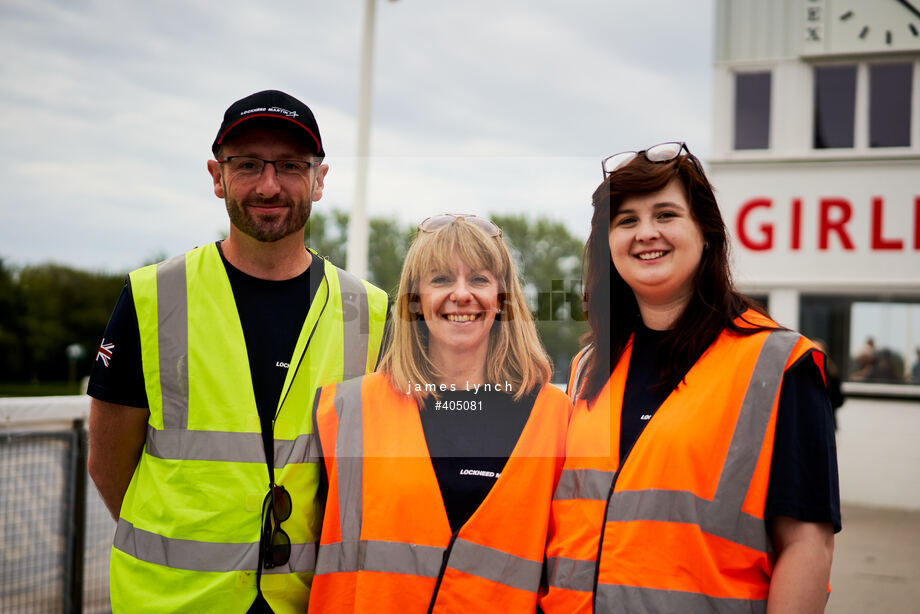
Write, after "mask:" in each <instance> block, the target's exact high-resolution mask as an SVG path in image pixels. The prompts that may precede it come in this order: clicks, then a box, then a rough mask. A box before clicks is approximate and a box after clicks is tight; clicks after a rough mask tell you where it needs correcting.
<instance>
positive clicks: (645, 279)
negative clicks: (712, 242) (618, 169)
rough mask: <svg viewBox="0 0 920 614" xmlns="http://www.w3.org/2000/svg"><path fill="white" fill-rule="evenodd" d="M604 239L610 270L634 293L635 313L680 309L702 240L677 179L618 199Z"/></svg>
mask: <svg viewBox="0 0 920 614" xmlns="http://www.w3.org/2000/svg"><path fill="white" fill-rule="evenodd" d="M609 240H610V257H611V259H612V260H613V265H614V267H615V268H616V270H617V272H618V273H619V274H620V276H621V277H622V278H623V280H624V281H625V282H626V283H627V284H628V285H629V287H630V288H632V291H633V292H634V293H635V295H636V301H637V303H638V304H639V309H640V311H643V312H644V310H645V308H647V307H649V306H668V307H672V308H678V307H679V308H680V309H683V307H684V306H686V304H687V302H688V301H689V300H690V296H691V295H692V293H693V278H694V274H695V273H696V270H697V268H698V267H699V264H700V260H701V258H702V254H703V243H704V241H703V235H702V233H701V232H700V228H699V225H698V224H697V223H696V221H695V220H694V219H693V216H692V215H691V211H690V203H689V202H688V200H687V195H686V193H685V191H684V188H683V184H682V183H681V182H680V179H678V178H675V179H673V180H671V182H670V183H669V184H668V185H667V186H665V187H664V188H663V189H661V190H659V191H657V192H652V193H649V194H637V195H635V196H629V197H626V198H624V199H623V202H622V204H621V205H620V208H619V210H618V211H617V212H616V214H615V215H614V216H613V217H612V218H611V220H610V231H609Z"/></svg>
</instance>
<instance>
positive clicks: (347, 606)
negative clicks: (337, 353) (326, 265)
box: [310, 214, 572, 614]
mask: <svg viewBox="0 0 920 614" xmlns="http://www.w3.org/2000/svg"><path fill="white" fill-rule="evenodd" d="M550 375H551V368H550V364H549V359H548V358H547V356H546V352H545V351H544V350H543V347H542V346H541V344H540V341H539V339H538V338H537V333H536V329H535V327H534V324H533V321H532V319H531V316H530V312H529V311H528V308H527V305H526V303H525V301H524V297H523V293H522V290H521V286H520V283H519V281H518V279H517V275H516V272H515V267H514V264H513V263H512V260H511V257H510V254H509V252H508V248H507V247H506V245H505V243H504V241H503V240H502V236H501V230H500V229H499V228H498V227H497V226H496V225H495V224H494V223H492V222H491V221H489V220H487V219H484V218H479V217H476V216H472V215H453V214H445V215H438V216H434V217H431V218H428V219H426V220H425V221H424V222H422V223H421V224H420V225H419V232H418V234H417V235H416V238H415V240H414V242H413V244H412V246H411V247H410V248H409V252H408V254H407V256H406V262H405V265H404V267H403V271H402V275H401V278H400V283H399V292H398V298H397V301H396V305H395V309H394V320H393V328H392V335H391V343H390V345H389V348H388V349H387V351H386V353H385V355H384V357H383V359H382V361H381V365H380V368H379V370H378V372H377V373H374V374H371V375H368V376H365V377H363V378H359V379H355V380H350V381H348V382H344V383H342V384H338V385H330V386H326V387H324V388H322V389H321V390H320V393H319V394H318V396H317V403H316V407H315V412H316V427H317V430H316V432H317V433H318V434H319V438H320V444H321V446H322V452H323V456H324V460H325V468H326V477H327V479H328V483H329V490H328V497H327V501H326V509H325V517H324V521H323V533H322V537H321V541H320V548H319V555H318V560H317V567H316V576H315V578H314V581H313V592H312V596H311V600H310V611H311V612H370V611H373V612H398V613H399V614H410V613H413V612H457V611H462V612H465V613H469V612H495V611H501V612H504V613H505V614H508V613H512V612H533V611H534V610H535V607H536V601H537V591H538V587H539V584H540V577H541V570H542V565H543V557H544V548H545V543H546V535H547V529H548V523H549V508H550V502H551V499H552V494H553V489H554V487H555V484H556V482H557V481H558V478H559V475H560V472H561V468H562V463H563V460H564V459H563V445H564V440H565V430H566V424H567V421H568V417H569V414H570V411H571V407H572V406H571V402H570V401H569V400H568V398H567V397H566V396H565V395H564V394H563V393H562V392H561V391H560V390H558V389H556V388H555V387H554V386H552V385H551V384H549V379H550Z"/></svg>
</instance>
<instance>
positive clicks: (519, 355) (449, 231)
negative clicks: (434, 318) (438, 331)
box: [379, 218, 552, 402]
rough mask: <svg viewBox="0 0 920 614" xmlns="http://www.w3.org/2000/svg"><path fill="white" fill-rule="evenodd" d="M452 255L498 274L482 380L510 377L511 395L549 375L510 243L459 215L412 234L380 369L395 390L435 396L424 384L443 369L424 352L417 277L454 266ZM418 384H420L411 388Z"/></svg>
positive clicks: (421, 397)
mask: <svg viewBox="0 0 920 614" xmlns="http://www.w3.org/2000/svg"><path fill="white" fill-rule="evenodd" d="M455 256H458V257H459V258H460V259H461V260H463V262H465V263H466V264H467V266H469V267H470V268H471V269H473V270H475V271H481V270H486V271H489V272H490V273H492V275H494V276H495V277H496V279H497V280H498V286H499V294H498V306H499V308H500V309H501V314H500V315H498V316H497V317H496V319H495V322H494V323H493V324H492V330H491V331H490V333H489V348H488V351H487V354H486V365H485V373H486V381H487V382H496V383H501V384H502V385H504V382H508V383H510V384H511V387H512V390H513V394H514V398H515V399H520V398H521V397H522V396H524V395H525V394H527V393H529V392H531V391H532V390H534V389H536V388H539V387H542V386H543V384H545V383H546V382H548V381H549V379H550V377H551V376H552V367H551V366H550V361H549V357H548V356H547V354H546V351H545V350H544V349H543V345H542V344H541V343H540V339H539V337H538V336H537V330H536V327H535V326H534V323H533V318H532V317H531V315H530V310H529V309H528V307H527V302H526V301H525V300H524V292H523V290H522V288H521V284H520V282H519V281H518V278H517V271H516V269H515V266H514V262H513V261H512V260H511V254H510V253H509V252H508V247H507V246H506V245H505V242H504V241H503V240H502V238H501V236H496V237H490V236H488V235H487V234H486V233H485V232H484V231H482V230H481V229H479V228H477V227H476V226H474V225H473V224H470V223H468V222H466V220H464V219H463V218H457V219H456V220H455V221H453V222H451V223H450V224H448V225H447V226H444V227H442V228H439V229H438V230H436V231H434V232H424V231H419V232H418V234H417V235H416V236H415V239H414V240H413V242H412V245H411V246H410V247H409V252H408V254H406V261H405V263H404V264H403V269H402V274H401V275H400V278H399V290H398V294H397V297H396V304H395V306H394V308H393V310H392V311H391V315H390V317H391V328H390V343H389V344H388V347H387V349H386V352H385V353H384V355H383V358H382V359H381V361H380V369H379V370H380V371H381V372H382V373H384V374H385V375H386V376H387V377H388V378H389V380H390V383H391V384H392V385H393V387H394V388H396V390H398V391H400V392H404V391H407V390H410V389H412V396H414V397H415V398H416V400H418V401H419V402H421V401H423V400H424V399H425V398H427V397H428V396H429V395H430V394H434V395H435V397H437V396H438V395H437V391H432V390H430V389H426V386H425V384H437V383H438V380H439V378H440V377H441V375H442V374H441V373H439V372H438V370H437V369H436V368H435V366H434V365H433V364H432V363H431V360H430V357H429V354H428V327H427V326H426V325H425V321H424V318H423V317H422V315H421V302H420V297H419V283H420V280H421V278H422V276H423V275H427V274H428V273H429V272H430V271H431V270H439V271H450V270H452V269H453V268H454V257H455ZM416 384H418V385H420V386H421V388H422V390H415V385H416ZM429 388H430V387H429Z"/></svg>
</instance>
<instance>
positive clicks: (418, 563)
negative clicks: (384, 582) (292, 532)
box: [316, 540, 445, 578]
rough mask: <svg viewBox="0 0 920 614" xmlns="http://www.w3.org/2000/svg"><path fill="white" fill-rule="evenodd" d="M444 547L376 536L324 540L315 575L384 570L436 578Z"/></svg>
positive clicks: (439, 569)
mask: <svg viewBox="0 0 920 614" xmlns="http://www.w3.org/2000/svg"><path fill="white" fill-rule="evenodd" d="M444 550H445V549H444V548H438V547H436V546H420V545H417V544H405V543H401V542H388V541H375V540H361V541H358V542H348V543H342V542H336V543H333V544H324V545H322V546H320V548H319V558H318V560H317V561H316V575H322V574H327V573H336V572H354V571H385V572H389V573H402V574H410V575H415V576H423V577H425V578H437V577H438V573H439V572H440V571H441V563H442V561H443V559H444ZM352 553H356V555H355V554H352Z"/></svg>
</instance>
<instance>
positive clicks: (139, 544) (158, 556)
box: [114, 518, 316, 573]
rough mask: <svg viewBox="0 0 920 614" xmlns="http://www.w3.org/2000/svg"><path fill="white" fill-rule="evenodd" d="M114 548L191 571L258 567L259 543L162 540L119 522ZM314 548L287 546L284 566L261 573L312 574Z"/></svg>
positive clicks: (134, 555) (240, 569)
mask: <svg viewBox="0 0 920 614" xmlns="http://www.w3.org/2000/svg"><path fill="white" fill-rule="evenodd" d="M114 545H115V548H116V549H118V550H120V551H122V552H124V553H125V554H127V555H129V556H132V557H134V558H136V559H138V560H141V561H146V562H148V563H154V564H156V565H164V566H166V567H172V568H174V569H188V570H191V571H216V572H227V571H249V570H253V569H255V568H256V567H257V566H258V565H259V542H252V543H242V544H226V543H213V542H202V541H193V540H188V539H177V538H174V537H164V536H162V535H157V534H156V533H151V532H150V531H145V530H143V529H138V528H137V527H135V526H134V525H133V524H131V523H130V522H128V521H127V520H125V519H124V518H120V519H119V520H118V527H117V528H116V529H115V544H114ZM315 552H316V545H315V544H314V543H312V542H311V543H303V544H291V560H290V561H289V562H288V564H287V565H283V566H281V567H277V568H275V569H273V570H271V571H268V570H266V571H265V572H264V573H291V572H309V571H313V564H314V557H315Z"/></svg>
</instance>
